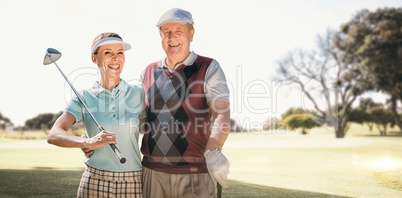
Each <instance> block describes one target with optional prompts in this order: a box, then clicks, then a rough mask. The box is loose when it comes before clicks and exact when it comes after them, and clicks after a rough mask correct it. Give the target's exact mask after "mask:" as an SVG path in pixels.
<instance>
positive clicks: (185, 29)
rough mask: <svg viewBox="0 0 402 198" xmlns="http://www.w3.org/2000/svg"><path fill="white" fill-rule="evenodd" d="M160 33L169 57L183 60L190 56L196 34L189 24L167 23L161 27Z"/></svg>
mask: <svg viewBox="0 0 402 198" xmlns="http://www.w3.org/2000/svg"><path fill="white" fill-rule="evenodd" d="M160 35H161V38H162V48H163V50H165V53H166V55H167V57H168V59H171V60H173V59H174V60H180V61H183V60H184V59H185V58H186V57H187V56H188V53H189V52H190V43H191V42H192V41H193V36H194V29H191V30H190V26H189V25H188V24H181V23H173V22H171V23H165V24H163V25H162V26H161V28H160Z"/></svg>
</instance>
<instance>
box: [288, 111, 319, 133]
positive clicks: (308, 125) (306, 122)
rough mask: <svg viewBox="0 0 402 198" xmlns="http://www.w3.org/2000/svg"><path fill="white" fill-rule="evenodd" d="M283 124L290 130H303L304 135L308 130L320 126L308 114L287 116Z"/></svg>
mask: <svg viewBox="0 0 402 198" xmlns="http://www.w3.org/2000/svg"><path fill="white" fill-rule="evenodd" d="M283 122H284V123H285V125H286V128H288V129H289V130H296V129H302V134H307V131H306V129H312V128H314V127H318V126H320V125H319V124H318V123H317V122H316V121H314V120H313V119H312V118H310V117H309V116H308V115H306V114H297V113H296V114H292V115H289V116H287V117H286V118H285V119H284V120H283Z"/></svg>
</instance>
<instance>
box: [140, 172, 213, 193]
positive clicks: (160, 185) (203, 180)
mask: <svg viewBox="0 0 402 198" xmlns="http://www.w3.org/2000/svg"><path fill="white" fill-rule="evenodd" d="M142 183H143V196H144V198H162V197H163V198H187V197H189V198H190V197H191V198H194V197H215V191H214V183H213V181H212V179H211V176H210V175H209V174H208V173H200V174H168V173H162V172H158V171H154V170H151V169H148V168H146V167H143V177H142Z"/></svg>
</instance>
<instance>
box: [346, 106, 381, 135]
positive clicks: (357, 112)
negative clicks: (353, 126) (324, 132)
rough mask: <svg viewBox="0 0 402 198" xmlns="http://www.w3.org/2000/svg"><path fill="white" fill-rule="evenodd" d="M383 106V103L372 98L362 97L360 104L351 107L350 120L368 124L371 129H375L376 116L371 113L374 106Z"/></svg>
mask: <svg viewBox="0 0 402 198" xmlns="http://www.w3.org/2000/svg"><path fill="white" fill-rule="evenodd" d="M378 106H381V107H382V106H383V105H382V104H381V103H376V102H374V101H373V99H371V98H361V99H360V103H359V106H358V107H357V108H355V109H351V110H350V112H349V121H350V122H355V123H358V124H366V125H367V126H368V127H369V129H370V131H372V130H373V127H374V124H375V122H374V121H375V118H374V117H373V116H372V115H371V114H370V113H369V110H370V109H371V108H373V107H378Z"/></svg>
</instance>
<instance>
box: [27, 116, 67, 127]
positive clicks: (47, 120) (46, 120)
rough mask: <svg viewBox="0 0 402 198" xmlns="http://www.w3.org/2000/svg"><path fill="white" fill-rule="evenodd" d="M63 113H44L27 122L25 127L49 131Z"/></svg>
mask: <svg viewBox="0 0 402 198" xmlns="http://www.w3.org/2000/svg"><path fill="white" fill-rule="evenodd" d="M62 113H63V112H59V113H56V114H53V113H42V114H39V115H37V116H36V117H34V118H31V119H28V120H27V121H25V126H26V127H27V128H28V129H31V130H47V129H50V128H52V126H53V124H54V123H55V122H56V120H57V118H58V117H60V115H61V114H62Z"/></svg>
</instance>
